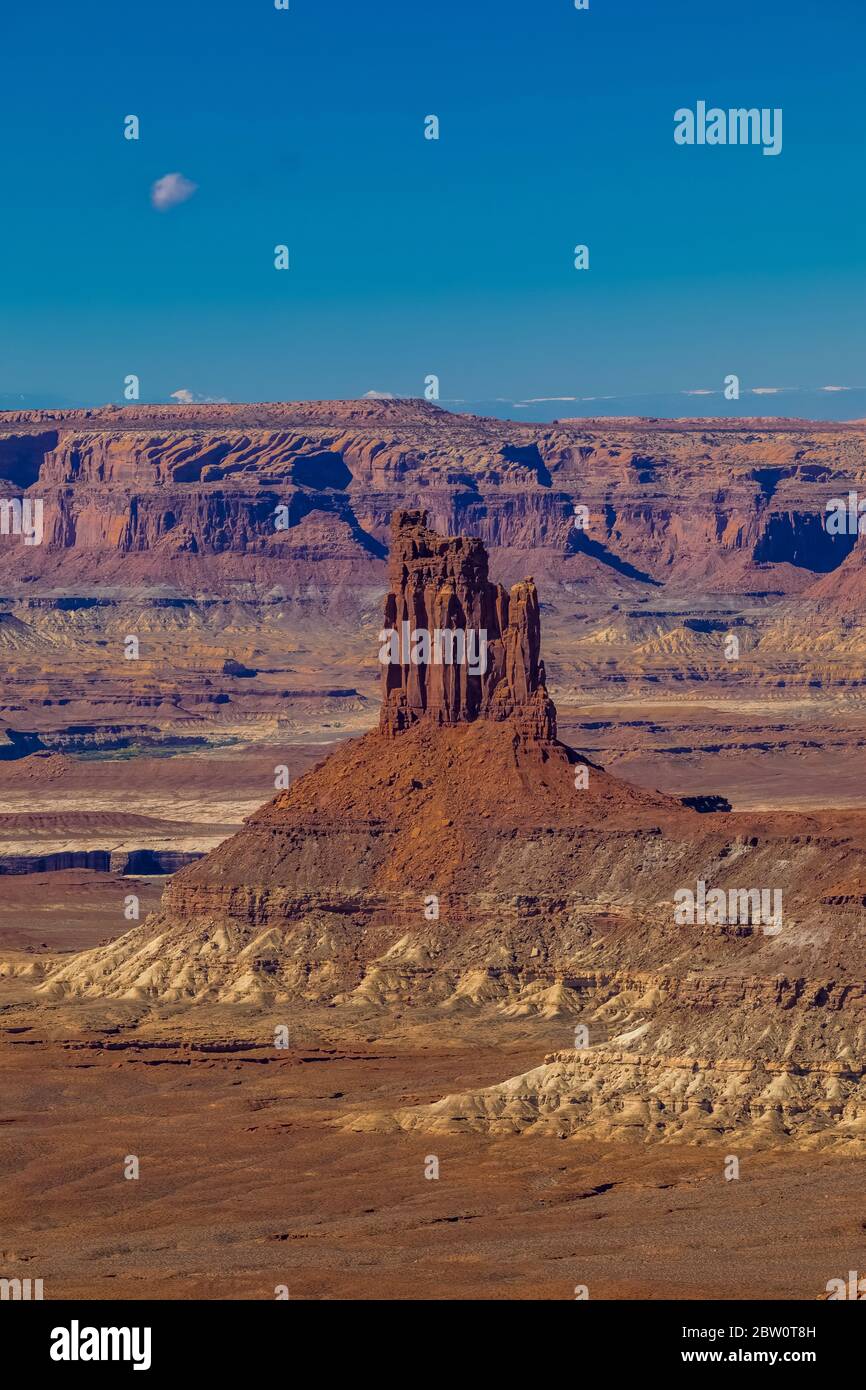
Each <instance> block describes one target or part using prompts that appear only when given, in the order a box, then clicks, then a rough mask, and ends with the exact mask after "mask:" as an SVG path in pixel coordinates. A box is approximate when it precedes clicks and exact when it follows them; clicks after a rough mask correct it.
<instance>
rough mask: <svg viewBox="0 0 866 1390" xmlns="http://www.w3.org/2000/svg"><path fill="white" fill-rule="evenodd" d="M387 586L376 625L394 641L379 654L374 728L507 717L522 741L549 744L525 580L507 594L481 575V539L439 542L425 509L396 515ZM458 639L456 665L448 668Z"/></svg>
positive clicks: (550, 729)
mask: <svg viewBox="0 0 866 1390" xmlns="http://www.w3.org/2000/svg"><path fill="white" fill-rule="evenodd" d="M389 581H390V586H391V587H390V592H389V594H388V595H387V598H386V599H385V613H384V621H383V629H384V631H385V632H386V633H388V634H391V633H393V634H394V636H393V637H391V638H389V639H384V638H383V641H382V648H383V654H387V648H388V645H389V641H390V644H391V651H392V653H393V655H394V657H395V658H396V660H394V661H392V662H389V663H388V664H387V665H383V673H382V709H381V714H380V717H379V727H380V729H382V730H383V731H384V732H387V733H391V734H397V733H399V732H400V731H401V730H402V729H406V728H408V727H409V726H410V725H411V724H414V723H417V722H418V721H419V720H421V719H428V720H430V721H431V722H433V723H436V724H462V723H467V722H471V721H472V720H475V719H495V720H504V719H510V720H513V722H514V724H515V727H516V731H517V733H518V734H519V737H520V739H521V741H522V742H530V741H531V742H544V743H546V742H550V741H551V740H553V739H555V738H556V709H555V707H554V704H553V701H552V700H551V699H550V697H549V696H548V694H547V690H546V688H545V683H544V682H545V675H544V662H543V661H542V660H541V620H540V615H539V608H538V594H537V592H536V588H535V584H534V583H533V581H532V580H531V579H525V580H523V581H522V583H520V584H515V585H514V586H513V587H512V589H511V593H510V594H509V593H507V592H506V590H505V589H504V588H503V587H502V585H501V584H493V583H491V581H490V580H489V579H488V577H487V551H486V550H485V549H484V546H483V544H482V543H481V541H480V540H477V539H472V538H470V537H468V536H439V535H437V534H436V532H435V531H430V530H428V529H427V526H426V514H425V513H424V512H417V511H400V512H395V514H394V516H393V518H392V522H391V563H390V570H389ZM437 632H438V633H440V634H441V633H445V634H449V633H453V634H454V637H450V636H445V637H440V638H439V639H437ZM425 634H426V637H425ZM461 634H462V637H461ZM460 641H463V642H465V651H464V653H463V655H464V659H463V660H457V659H454V660H453V661H451V662H449V661H448V660H447V659H446V657H447V654H448V653H449V651H450V648H451V644H452V642H453V643H455V644H456V643H459V642H460ZM425 643H426V645H425ZM457 650H458V649H457V648H456V646H455V653H454V655H455V658H456V653H457ZM413 652H414V654H415V655H416V656H417V657H418V658H419V659H418V660H417V661H413V660H412V659H411V656H412V653H413ZM437 658H438V659H437Z"/></svg>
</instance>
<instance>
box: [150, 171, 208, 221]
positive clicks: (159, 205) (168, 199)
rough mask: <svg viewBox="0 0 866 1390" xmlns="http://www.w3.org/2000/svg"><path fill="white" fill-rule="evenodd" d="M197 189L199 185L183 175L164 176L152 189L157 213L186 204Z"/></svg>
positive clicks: (151, 193)
mask: <svg viewBox="0 0 866 1390" xmlns="http://www.w3.org/2000/svg"><path fill="white" fill-rule="evenodd" d="M197 188H198V184H197V183H192V182H191V180H190V179H187V178H184V176H183V174H163V176H162V178H161V179H157V181H156V183H155V184H153V185H152V187H151V190H150V201H151V202H152V203H153V206H154V207H155V208H156V210H157V212H167V210H168V209H169V208H173V207H177V204H178V203H185V202H186V201H187V199H188V198H191V197H192V195H193V193H195V191H196V189H197Z"/></svg>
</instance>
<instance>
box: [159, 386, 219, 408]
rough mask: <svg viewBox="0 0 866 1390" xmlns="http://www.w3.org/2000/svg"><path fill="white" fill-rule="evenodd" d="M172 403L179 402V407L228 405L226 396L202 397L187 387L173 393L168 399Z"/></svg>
mask: <svg viewBox="0 0 866 1390" xmlns="http://www.w3.org/2000/svg"><path fill="white" fill-rule="evenodd" d="M168 399H169V400H170V401H177V403H178V405H228V404H229V402H228V400H227V398H226V397H225V396H200V395H199V393H198V392H197V391H190V390H189V389H188V388H187V387H186V386H182V387H181V388H180V390H179V391H172V393H171V395H170V396H169V398H168Z"/></svg>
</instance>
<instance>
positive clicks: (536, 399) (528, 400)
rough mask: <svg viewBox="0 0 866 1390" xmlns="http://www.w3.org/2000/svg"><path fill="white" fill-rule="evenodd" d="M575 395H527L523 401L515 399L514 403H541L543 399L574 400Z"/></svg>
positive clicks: (575, 398)
mask: <svg viewBox="0 0 866 1390" xmlns="http://www.w3.org/2000/svg"><path fill="white" fill-rule="evenodd" d="M576 400H577V396H527V397H526V400H525V401H515V402H514V404H515V405H543V404H544V402H545V401H576Z"/></svg>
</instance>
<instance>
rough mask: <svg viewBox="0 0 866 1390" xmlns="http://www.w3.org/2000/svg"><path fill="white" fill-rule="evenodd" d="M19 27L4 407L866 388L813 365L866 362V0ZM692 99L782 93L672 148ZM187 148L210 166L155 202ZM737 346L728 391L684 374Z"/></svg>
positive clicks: (257, 10) (311, 13)
mask: <svg viewBox="0 0 866 1390" xmlns="http://www.w3.org/2000/svg"><path fill="white" fill-rule="evenodd" d="M3 26H4V27H3V35H4V40H5V42H4V51H5V55H6V61H5V63H4V81H3V83H2V85H0V127H2V145H3V150H4V159H3V189H4V199H3V216H2V218H0V397H3V398H4V403H8V401H6V400H5V398H6V397H9V396H15V395H17V394H18V393H23V394H25V395H27V396H30V397H33V398H35V399H38V400H39V401H44V402H46V403H49V402H56V403H79V402H81V403H100V402H103V401H107V400H118V401H119V400H120V399H121V398H122V390H123V379H124V377H125V376H126V375H127V374H128V373H132V372H134V373H136V374H137V375H138V376H139V377H140V380H141V392H142V398H143V399H145V400H165V399H167V398H168V397H169V396H170V395H171V393H172V392H174V391H177V390H178V389H181V388H185V389H187V390H189V391H191V392H193V393H195V394H197V395H201V396H204V397H218V398H228V399H232V400H275V399H301V398H308V397H310V398H318V397H330V396H354V395H362V394H364V393H365V392H367V391H369V390H371V389H374V390H379V391H387V392H393V393H395V394H399V395H403V394H406V395H420V394H421V393H422V392H423V388H424V379H425V377H426V376H427V375H428V374H431V373H435V374H436V375H437V376H438V377H439V379H440V390H441V395H442V398H443V402H451V403H455V402H456V403H464V402H465V403H466V405H467V407H468V406H469V405H471V404H473V403H478V402H482V403H487V404H488V405H491V403H492V408H501V410H502V412H503V413H514V414H517V415H523V416H529V417H534V418H542V417H543V415H544V413H545V411H546V412H547V413H550V412H552V413H554V414H562V415H565V414H586V413H595V412H598V413H635V414H637V413H646V414H652V413H664V414H686V413H692V412H693V411H697V412H700V413H721V411H722V410H723V409H728V410H736V411H739V412H741V413H746V414H752V413H776V412H778V413H784V414H805V413H808V414H813V415H814V414H828V413H829V414H835V415H842V416H844V415H846V414H847V415H864V414H866V404H864V402H866V396H864V395H863V393H862V392H861V391H858V392H857V393H854V392H852V393H850V394H846V393H826V392H821V391H819V390H818V389H817V388H820V387H822V386H826V385H842V386H848V387H858V388H866V334H864V323H866V177H864V174H866V160H864V148H866V104H864V92H866V80H864V79H866V43H864V38H866V7H864V5H863V4H862V0H822V3H821V4H818V3H815V0H809V2H808V3H807V2H806V0H784V3H783V2H782V0H760V3H757V0H729V3H727V4H725V5H709V4H698V3H696V0H663V2H662V0H646V3H637V0H626V2H625V3H623V2H622V0H590V8H589V10H588V11H576V10H575V9H574V5H573V0H525V3H518V0H431V2H430V3H418V2H417V0H364V3H361V0H335V2H334V3H329V0H291V7H290V9H289V11H288V12H283V11H277V10H276V9H274V7H273V5H272V3H271V0H238V2H237V3H231V4H230V3H226V0H210V3H195V4H193V3H191V2H190V0H178V2H176V3H171V4H169V3H164V2H163V0H149V3H148V4H147V6H136V5H127V4H117V3H111V4H109V3H90V4H88V3H86V0H84V3H79V4H76V5H70V4H68V3H66V2H65V0H64V3H60V0H48V3H43V4H41V5H39V6H38V7H25V6H17V7H15V8H14V9H10V10H9V11H8V12H7V15H6V17H5V18H4V22H3ZM699 99H703V100H706V101H707V102H708V103H709V104H710V105H713V104H717V105H719V106H721V107H723V108H727V107H729V106H749V107H751V106H757V107H781V108H782V110H783V113H784V116H783V149H782V153H781V154H780V155H779V156H778V157H775V158H773V157H766V156H763V155H762V153H761V150H760V149H759V148H755V147H751V146H747V147H734V146H729V147H722V148H710V147H706V146H705V147H697V146H695V147H683V146H677V145H676V144H675V143H674V140H673V127H674V120H673V115H674V111H675V110H676V109H677V108H679V107H682V106H691V107H694V105H695V103H696V102H697V101H698V100H699ZM128 114H136V115H138V116H139V118H140V121H141V138H140V140H139V141H137V142H134V141H127V140H125V139H124V138H123V120H124V117H125V116H126V115H128ZM429 114H436V115H438V117H439V119H440V123H441V128H440V139H439V140H438V141H429V140H425V139H424V138H423V130H424V117H425V116H427V115H429ZM173 172H179V173H182V174H183V175H184V176H185V177H186V178H187V179H189V180H191V181H192V182H194V183H195V184H196V185H197V191H196V192H195V194H194V195H193V196H192V197H191V198H190V199H189V200H188V201H186V202H184V203H183V204H180V205H178V206H175V207H172V208H170V209H169V210H167V211H163V212H160V211H157V210H156V209H155V208H154V207H153V206H152V205H151V187H152V185H153V183H154V182H155V181H156V180H157V179H159V178H161V177H162V176H164V175H165V174H167V173H173ZM578 242H580V243H586V244H587V245H588V246H589V248H590V270H589V271H588V272H578V271H575V270H574V268H573V263H572V262H573V247H574V245H575V244H576V243H578ZM277 243H285V244H287V245H288V246H289V248H290V255H291V269H290V270H289V271H287V272H278V271H275V270H274V268H273V248H274V246H275V245H276V244H277ZM729 373H736V374H737V375H738V376H739V378H740V381H741V385H742V390H743V392H744V395H743V396H742V397H741V399H740V401H739V402H738V403H736V404H735V405H731V406H729V407H726V406H725V405H724V403H723V402H722V399H721V396H719V395H715V396H707V397H693V396H683V395H681V394H680V393H682V392H687V391H694V390H713V391H715V392H719V391H720V390H721V387H722V383H723V380H724V378H725V376H727V375H728V374H729ZM755 387H759V388H768V387H785V388H809V391H808V393H807V394H805V395H804V394H802V393H801V392H800V391H799V390H796V391H795V390H788V391H786V392H784V393H782V394H780V395H778V396H770V395H762V396H760V397H755V396H751V395H750V394H748V392H749V391H750V389H752V388H755ZM559 396H567V397H571V396H573V397H575V398H576V399H575V401H573V402H571V401H568V402H562V403H556V404H553V405H551V404H550V403H547V404H545V403H544V402H538V398H542V397H544V398H547V397H559ZM603 397H608V398H613V399H612V400H611V399H609V400H607V401H603V400H598V399H597V398H603ZM585 398H596V399H594V400H586V399H585ZM525 402H532V403H536V402H537V404H531V405H526V404H524V403H525ZM497 403H499V406H498V407H497Z"/></svg>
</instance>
